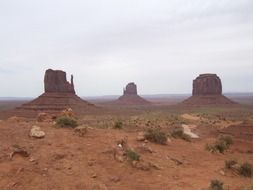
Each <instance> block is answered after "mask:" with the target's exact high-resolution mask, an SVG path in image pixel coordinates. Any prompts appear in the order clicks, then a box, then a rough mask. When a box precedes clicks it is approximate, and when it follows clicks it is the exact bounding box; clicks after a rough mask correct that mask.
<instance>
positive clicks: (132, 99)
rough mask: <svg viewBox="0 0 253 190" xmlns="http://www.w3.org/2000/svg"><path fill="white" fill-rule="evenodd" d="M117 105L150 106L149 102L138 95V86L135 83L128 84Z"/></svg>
mask: <svg viewBox="0 0 253 190" xmlns="http://www.w3.org/2000/svg"><path fill="white" fill-rule="evenodd" d="M116 103H117V104H123V105H147V104H150V102H149V101H147V100H145V99H144V98H142V97H140V96H139V95H138V94H137V86H136V84H135V83H133V82H131V83H128V84H127V86H126V88H124V90H123V96H120V97H119V99H118V100H117V101H116Z"/></svg>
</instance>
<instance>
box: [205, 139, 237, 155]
mask: <svg viewBox="0 0 253 190" xmlns="http://www.w3.org/2000/svg"><path fill="white" fill-rule="evenodd" d="M231 144H233V139H232V137H231V136H229V135H222V136H220V137H219V138H218V139H217V140H216V141H215V142H214V144H212V145H209V144H207V145H206V149H207V150H208V151H210V152H220V153H224V152H225V151H226V150H227V149H229V147H230V145H231Z"/></svg>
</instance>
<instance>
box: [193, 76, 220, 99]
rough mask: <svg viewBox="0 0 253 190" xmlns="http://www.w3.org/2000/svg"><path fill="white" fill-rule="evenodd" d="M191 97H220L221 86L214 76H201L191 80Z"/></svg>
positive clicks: (218, 79)
mask: <svg viewBox="0 0 253 190" xmlns="http://www.w3.org/2000/svg"><path fill="white" fill-rule="evenodd" d="M192 95H193V96H195V95H222V84H221V80H220V78H219V77H218V76H217V75H216V74H201V75H199V76H198V77H197V78H196V79H195V80H193V89H192Z"/></svg>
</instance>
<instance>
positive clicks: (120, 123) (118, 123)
mask: <svg viewBox="0 0 253 190" xmlns="http://www.w3.org/2000/svg"><path fill="white" fill-rule="evenodd" d="M113 128H114V129H122V128H123V122H122V121H116V122H115V123H114V126H113Z"/></svg>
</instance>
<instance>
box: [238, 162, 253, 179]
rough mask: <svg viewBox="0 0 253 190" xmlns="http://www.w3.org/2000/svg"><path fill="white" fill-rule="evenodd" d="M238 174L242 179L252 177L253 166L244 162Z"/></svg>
mask: <svg viewBox="0 0 253 190" xmlns="http://www.w3.org/2000/svg"><path fill="white" fill-rule="evenodd" d="M239 173H240V175H241V176H244V177H252V175H253V166H252V165H251V164H250V163H247V162H244V163H243V164H242V165H241V166H240V168H239Z"/></svg>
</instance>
